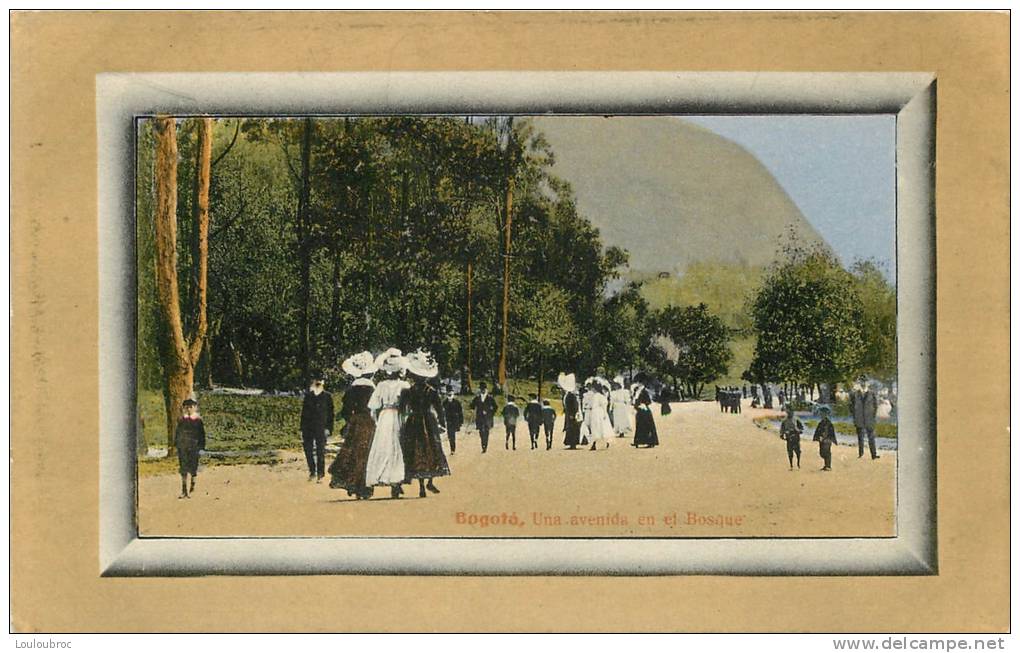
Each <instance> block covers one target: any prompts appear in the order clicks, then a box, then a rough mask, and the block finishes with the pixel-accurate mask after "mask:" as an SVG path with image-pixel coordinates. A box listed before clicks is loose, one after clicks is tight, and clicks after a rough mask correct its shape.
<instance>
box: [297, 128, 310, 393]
mask: <svg viewBox="0 0 1020 653" xmlns="http://www.w3.org/2000/svg"><path fill="white" fill-rule="evenodd" d="M311 158H312V119H311V118H305V119H304V129H303V130H302V132H301V190H300V192H299V194H298V216H297V217H298V219H297V223H298V259H299V261H298V264H299V265H300V266H301V273H300V277H301V288H300V292H299V293H298V301H300V302H301V306H300V307H299V309H298V331H299V333H298V342H299V346H300V356H301V360H300V361H299V363H300V365H301V374H302V376H303V377H304V378H303V379H302V381H307V380H308V375H309V374H310V369H311V346H310V342H309V341H310V337H311V335H310V329H309V313H310V306H309V305H310V304H311V301H312V289H311V287H312V251H311V249H312V248H311V242H310V241H311V225H310V224H309V223H310V222H311V220H310V219H309V217H308V204H309V201H310V196H311V179H310V175H309V170H310V168H311Z"/></svg>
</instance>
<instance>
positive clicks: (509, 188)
mask: <svg viewBox="0 0 1020 653" xmlns="http://www.w3.org/2000/svg"><path fill="white" fill-rule="evenodd" d="M513 139H514V119H513V117H512V116H511V117H510V118H508V119H507V145H506V149H507V170H506V204H505V207H506V208H505V209H504V210H505V215H504V220H503V229H504V230H505V233H504V234H503V236H504V245H503V320H502V323H503V324H502V326H503V328H502V334H501V338H500V346H499V365H498V366H497V368H496V380H497V382H498V383H499V385H500V386H501V387H503V391H504V392H505V391H506V387H505V386H506V368H507V350H508V349H509V346H510V243H511V239H512V234H513V217H514V213H513V208H514V168H515V166H514V161H513V155H514V154H513V153H514V150H513V148H514V144H513Z"/></svg>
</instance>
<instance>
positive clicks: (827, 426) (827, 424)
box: [814, 406, 836, 472]
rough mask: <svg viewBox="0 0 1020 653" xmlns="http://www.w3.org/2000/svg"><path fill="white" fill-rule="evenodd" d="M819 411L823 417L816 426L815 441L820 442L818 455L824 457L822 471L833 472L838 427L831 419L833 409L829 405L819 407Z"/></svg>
mask: <svg viewBox="0 0 1020 653" xmlns="http://www.w3.org/2000/svg"><path fill="white" fill-rule="evenodd" d="M818 412H819V413H821V416H822V418H821V419H820V420H819V421H818V426H817V427H816V428H815V437H814V441H815V442H817V443H818V455H819V456H821V457H822V461H823V462H824V463H825V466H824V467H822V471H823V472H831V471H832V445H834V444H836V429H835V428H834V427H833V426H832V422H831V421H830V420H829V413H830V412H831V410H830V409H829V407H828V406H822V407H821V408H819V409H818Z"/></svg>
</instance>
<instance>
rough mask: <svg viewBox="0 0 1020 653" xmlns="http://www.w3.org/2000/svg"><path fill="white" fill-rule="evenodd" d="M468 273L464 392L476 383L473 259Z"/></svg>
mask: <svg viewBox="0 0 1020 653" xmlns="http://www.w3.org/2000/svg"><path fill="white" fill-rule="evenodd" d="M466 274H467V307H466V308H467V330H466V332H465V334H464V337H465V340H466V341H467V360H466V362H465V366H464V367H465V372H466V379H465V380H466V382H467V388H464V389H462V391H463V392H471V389H472V388H473V387H474V385H475V382H474V375H473V374H472V372H471V367H472V365H473V362H474V358H472V356H473V355H474V353H473V352H472V350H471V303H472V296H471V291H472V283H473V278H474V267H473V266H472V264H471V261H468V263H467V272H466Z"/></svg>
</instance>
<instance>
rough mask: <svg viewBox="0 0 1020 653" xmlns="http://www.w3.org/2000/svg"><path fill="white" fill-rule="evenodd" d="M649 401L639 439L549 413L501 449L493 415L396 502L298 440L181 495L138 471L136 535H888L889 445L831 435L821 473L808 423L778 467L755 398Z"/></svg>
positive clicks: (778, 446) (218, 471)
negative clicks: (606, 435) (569, 439)
mask: <svg viewBox="0 0 1020 653" xmlns="http://www.w3.org/2000/svg"><path fill="white" fill-rule="evenodd" d="M657 413H658V408H657V407H656V415H655V419H656V423H657V425H658V430H659V439H660V442H661V446H659V447H657V448H655V449H650V450H648V449H635V448H633V447H631V446H629V445H630V442H631V440H630V439H629V438H626V439H614V440H613V441H612V444H611V446H610V448H609V449H608V450H601V449H600V450H599V451H595V452H590V451H587V450H577V451H568V450H565V449H564V448H563V446H562V444H561V442H562V437H563V436H562V434H561V433H560V430H561V429H562V425H561V424H562V422H561V421H558V422H557V431H556V439H555V441H554V446H553V449H552V450H551V451H545V449H544V445H543V447H542V448H541V449H539V450H536V451H530V450H529V445H528V435H527V427H526V425H524V424H521V425H519V426H518V434H517V451H506V450H504V448H503V429H502V426H501V425H499V426H497V428H496V429H494V430H493V432H492V434H491V438H490V445H489V451H488V453H486V454H485V455H484V456H483V455H482V454H481V452H480V446H479V440H478V435H477V433H475V432H471V431H469V432H467V433H464V432H461V434H460V436H459V437H458V448H457V453H456V454H454V455H452V456H449V460H450V467H451V469H452V470H453V475H452V476H450V477H446V478H441V479H437V485H438V486H439V488H440V490H441V494H438V495H430V496H429V497H428V498H427V499H419V498H418V497H417V486H416V485H412V486H405V487H406V489H407V496H406V498H404V499H401V500H399V501H394V500H390V499H389V498H388V496H389V492H388V490H387V489H386V488H380V489H379V491H378V492H377V497H378V498H377V499H373V500H371V501H357V502H356V501H354V500H352V499H349V498H348V497H347V494H346V492H343V491H340V490H331V489H330V488H329V486H328V484H327V483H325V482H324V483H322V484H316V483H309V482H308V481H307V480H306V476H307V472H306V470H305V465H304V459H303V455H301V454H300V453H299V452H287V453H286V454H285V459H284V462H283V463H282V464H278V465H273V466H267V465H236V466H217V467H205V468H202V469H201V470H200V472H199V478H198V481H199V485H198V491H197V493H196V495H195V496H194V497H193V498H192V499H189V500H179V499H177V498H176V497H177V491H178V488H179V479H178V477H177V476H174V475H159V476H150V477H144V478H142V479H141V481H140V484H139V515H140V530H141V534H142V535H143V536H146V535H186V536H187V535H191V536H195V535H367V536H372V535H419V536H437V535H442V536H475V537H478V536H483V537H484V536H522V537H550V536H574V537H592V536H611V537H620V536H638V537H640V536H659V537H662V536H667V537H668V536H674V537H675V536H681V537H699V536H891V535H894V534H895V523H894V505H895V470H896V454H895V453H894V452H888V451H887V452H883V453H882V458H881V459H880V460H877V461H872V460H870V459H868V458H867V456H865V458H863V459H860V460H858V458H857V451H856V448H851V447H844V446H840V447H835V448H834V450H833V471H832V472H821V471H820V468H821V461H820V458H819V457H818V447H817V445H816V444H814V443H812V442H810V433H808V434H806V435H807V437H806V438H804V440H803V441H802V448H803V456H802V469H800V470H799V471H789V470H788V468H787V461H786V450H785V443H784V442H782V441H781V440H779V437H778V434H777V433H776V432H775V431H763V430H762V429H759V428H758V427H756V426H755V425H754V424H753V423H752V421H751V420H752V419H753V418H754V417H757V416H761V415H766V414H768V413H767V412H766V411H762V410H751V409H748V408H745V410H744V412H743V413H742V414H739V415H730V414H721V413H720V412H719V409H718V407H717V405H716V404H714V403H708V402H701V403H694V404H674V410H673V414H672V415H669V416H667V417H662V416H660V415H658V414H657ZM560 420H562V417H561V418H560ZM447 451H448V450H447ZM327 480H328V479H327ZM514 516H516V522H517V523H512V522H514V521H515V520H514V519H513V518H514ZM483 517H487V519H483ZM692 519H693V522H694V523H692ZM468 522H472V523H468ZM483 522H495V523H485V525H484V526H483Z"/></svg>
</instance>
